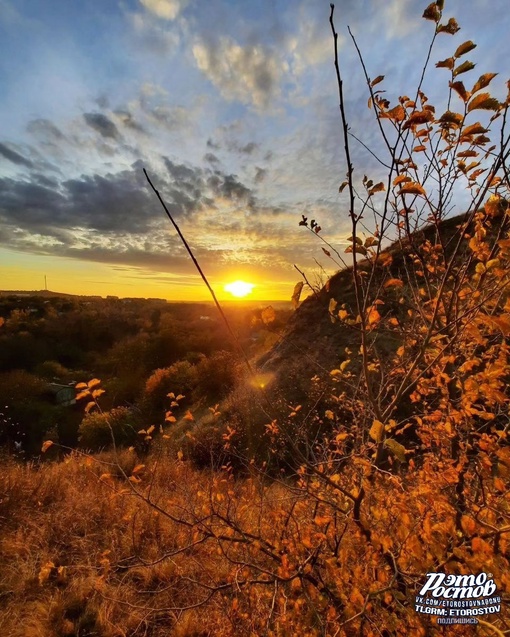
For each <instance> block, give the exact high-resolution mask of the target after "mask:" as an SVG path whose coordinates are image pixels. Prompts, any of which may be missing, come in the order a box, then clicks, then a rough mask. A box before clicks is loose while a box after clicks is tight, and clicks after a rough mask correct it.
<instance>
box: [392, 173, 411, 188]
mask: <svg viewBox="0 0 510 637" xmlns="http://www.w3.org/2000/svg"><path fill="white" fill-rule="evenodd" d="M403 181H412V179H411V177H408V176H407V175H398V177H395V179H394V180H393V185H394V186H398V184H401V183H402V182H403Z"/></svg>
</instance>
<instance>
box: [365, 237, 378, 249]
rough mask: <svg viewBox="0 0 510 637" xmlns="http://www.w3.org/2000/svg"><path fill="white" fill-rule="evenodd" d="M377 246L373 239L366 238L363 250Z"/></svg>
mask: <svg viewBox="0 0 510 637" xmlns="http://www.w3.org/2000/svg"><path fill="white" fill-rule="evenodd" d="M378 244H379V241H378V240H377V239H376V238H375V237H368V238H367V239H365V244H364V245H365V248H371V247H372V246H376V245H378Z"/></svg>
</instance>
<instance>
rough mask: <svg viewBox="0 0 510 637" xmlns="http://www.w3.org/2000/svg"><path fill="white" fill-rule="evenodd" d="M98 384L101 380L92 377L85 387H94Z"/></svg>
mask: <svg viewBox="0 0 510 637" xmlns="http://www.w3.org/2000/svg"><path fill="white" fill-rule="evenodd" d="M100 384H101V381H100V380H99V378H93V379H92V380H89V382H88V383H87V387H88V388H89V389H94V387H97V386H98V385H100Z"/></svg>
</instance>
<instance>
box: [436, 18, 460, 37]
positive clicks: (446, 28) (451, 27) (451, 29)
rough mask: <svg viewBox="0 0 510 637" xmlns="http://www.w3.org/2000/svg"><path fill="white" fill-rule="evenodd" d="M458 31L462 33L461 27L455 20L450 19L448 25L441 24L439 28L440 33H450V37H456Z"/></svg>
mask: <svg viewBox="0 0 510 637" xmlns="http://www.w3.org/2000/svg"><path fill="white" fill-rule="evenodd" d="M457 31H460V27H459V25H458V23H457V20H456V19H455V18H450V19H449V20H448V23H447V24H440V25H439V27H438V28H437V32H438V33H448V35H455V34H456V33H457Z"/></svg>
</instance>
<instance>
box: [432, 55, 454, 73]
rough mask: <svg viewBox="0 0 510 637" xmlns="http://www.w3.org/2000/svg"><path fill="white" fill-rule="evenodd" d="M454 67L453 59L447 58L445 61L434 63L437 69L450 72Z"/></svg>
mask: <svg viewBox="0 0 510 637" xmlns="http://www.w3.org/2000/svg"><path fill="white" fill-rule="evenodd" d="M454 66H455V60H454V59H453V58H447V59H446V60H441V61H439V62H436V67H437V68H438V69H450V71H451V70H452V69H453V67H454Z"/></svg>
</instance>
